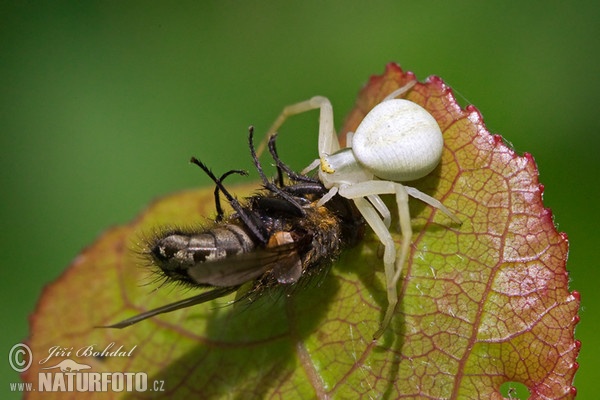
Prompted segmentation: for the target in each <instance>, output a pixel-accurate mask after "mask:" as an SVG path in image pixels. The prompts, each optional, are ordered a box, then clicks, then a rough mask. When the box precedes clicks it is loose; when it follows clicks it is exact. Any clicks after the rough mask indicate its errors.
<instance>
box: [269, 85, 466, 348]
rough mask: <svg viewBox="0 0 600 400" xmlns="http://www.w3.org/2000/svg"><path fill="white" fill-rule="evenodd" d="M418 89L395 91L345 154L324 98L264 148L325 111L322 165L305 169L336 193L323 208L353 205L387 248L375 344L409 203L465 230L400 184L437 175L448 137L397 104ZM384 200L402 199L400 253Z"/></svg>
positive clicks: (301, 108) (405, 248)
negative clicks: (341, 200) (341, 201)
mask: <svg viewBox="0 0 600 400" xmlns="http://www.w3.org/2000/svg"><path fill="white" fill-rule="evenodd" d="M415 83H416V82H414V81H413V82H410V83H408V84H407V85H405V86H403V87H402V88H400V89H398V90H395V91H394V92H392V93H390V94H389V95H388V96H386V97H385V98H384V99H383V100H382V101H381V103H379V104H377V105H376V106H375V107H374V108H373V109H372V110H371V111H370V112H369V113H368V114H367V115H366V116H365V118H364V119H363V120H362V122H361V123H360V125H359V126H358V128H357V129H356V132H354V133H352V132H349V133H348V134H347V137H346V143H347V146H348V147H346V148H344V149H340V145H339V142H338V137H337V134H336V131H335V128H334V125H333V107H332V106H331V102H330V101H329V100H328V99H327V98H325V97H321V96H316V97H313V98H311V99H309V100H306V101H303V102H300V103H296V104H293V105H290V106H287V107H285V108H284V109H283V111H282V112H281V114H280V115H279V117H278V118H277V119H276V120H275V122H274V123H273V125H272V126H271V129H269V132H268V133H267V136H266V138H265V140H264V141H263V145H261V147H260V148H259V152H260V151H261V150H262V148H264V143H265V142H266V141H267V140H268V138H269V137H270V136H271V135H273V134H274V133H275V132H276V131H277V130H278V129H279V127H281V125H283V123H284V122H285V120H286V119H287V118H288V117H290V116H292V115H296V114H300V113H303V112H306V111H310V110H314V109H320V120H319V142H318V148H319V159H317V160H315V161H314V162H313V163H311V164H310V165H309V166H308V167H307V168H306V169H305V171H310V170H312V169H315V168H318V174H319V179H320V180H321V182H322V183H323V185H325V187H326V188H329V189H330V191H329V192H328V194H326V195H325V196H323V198H321V199H320V201H319V203H318V204H319V205H321V204H324V203H325V202H327V201H328V200H329V199H331V198H332V197H333V196H334V195H335V194H336V193H337V194H339V195H341V196H343V197H346V198H348V199H352V200H353V201H354V203H355V204H356V207H357V208H358V210H359V211H360V213H361V214H362V215H363V217H364V219H365V220H366V221H367V223H368V224H369V225H370V226H371V228H372V229H373V231H374V232H375V234H376V235H377V237H378V238H379V240H380V241H381V243H382V244H383V246H384V255H383V263H384V266H385V267H384V270H385V279H386V286H387V298H388V308H387V310H386V312H385V316H384V318H383V320H382V322H381V326H380V328H379V330H378V331H377V332H376V333H375V338H378V337H379V336H381V334H382V333H383V332H384V330H385V329H386V327H387V326H388V325H389V323H390V321H391V319H392V316H393V315H394V310H395V308H396V304H397V303H398V293H397V285H398V280H399V279H400V274H401V272H402V267H403V265H404V262H405V260H406V257H407V255H408V252H409V247H410V243H411V237H412V227H411V222H410V212H409V208H408V197H409V196H412V197H415V198H418V199H419V200H421V201H424V202H425V203H427V204H429V205H431V206H432V207H434V208H438V209H440V210H441V211H443V212H444V213H445V214H446V215H448V216H449V217H450V218H451V219H452V220H453V221H454V222H456V223H458V224H460V220H459V219H458V218H457V217H456V216H455V215H454V214H452V213H451V212H450V211H449V210H448V209H447V208H446V207H445V206H444V205H443V204H442V203H440V202H439V201H438V200H436V199H434V198H433V197H431V196H428V195H426V194H425V193H423V192H421V191H419V190H418V189H415V188H413V187H409V186H404V185H402V184H401V183H399V182H405V181H411V180H415V179H418V178H422V177H424V176H426V175H427V174H429V173H430V172H431V171H433V169H434V168H435V167H436V166H437V165H438V164H439V162H440V159H441V156H442V149H443V147H444V141H443V138H442V132H441V130H440V128H439V126H438V124H437V122H436V120H435V119H434V118H433V116H431V114H429V112H427V111H426V110H425V109H424V108H422V107H421V106H419V105H417V104H416V103H413V102H411V101H409V100H404V99H398V98H397V97H399V96H401V95H403V94H405V93H406V92H407V91H409V90H410V89H411V88H412V87H413V86H414V85H415ZM381 194H395V195H396V203H397V205H398V216H399V220H400V230H401V233H402V243H401V244H400V248H399V249H398V251H396V246H395V243H394V240H393V238H392V235H391V234H390V232H389V227H390V221H391V213H390V211H389V209H388V208H387V207H386V205H385V204H384V203H383V201H382V200H381V198H380V197H379V195H381Z"/></svg>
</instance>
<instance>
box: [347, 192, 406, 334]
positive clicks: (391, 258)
mask: <svg viewBox="0 0 600 400" xmlns="http://www.w3.org/2000/svg"><path fill="white" fill-rule="evenodd" d="M354 204H355V205H356V208H358V211H360V213H361V214H362V216H363V218H364V219H365V221H367V223H368V224H369V226H371V229H373V231H374V232H375V235H377V237H378V238H379V240H380V241H381V243H383V246H384V253H383V265H384V272H385V281H386V291H387V300H388V306H387V309H386V311H385V315H384V317H383V320H382V321H381V324H380V326H379V329H378V330H377V332H375V334H374V335H373V338H374V339H378V338H379V337H380V336H381V335H382V334H383V332H384V331H385V329H386V328H387V327H388V325H389V324H390V321H391V320H392V317H393V316H394V311H395V310H396V305H397V304H398V289H397V281H396V282H394V277H395V276H396V275H397V273H396V262H395V261H396V245H395V243H394V239H393V238H392V235H391V234H390V231H389V230H388V228H387V227H386V226H385V224H384V223H383V221H382V220H381V218H380V217H379V214H378V213H377V211H376V210H375V209H374V208H373V206H372V205H371V204H370V203H369V202H368V201H367V200H366V199H365V198H363V197H358V198H355V199H354Z"/></svg>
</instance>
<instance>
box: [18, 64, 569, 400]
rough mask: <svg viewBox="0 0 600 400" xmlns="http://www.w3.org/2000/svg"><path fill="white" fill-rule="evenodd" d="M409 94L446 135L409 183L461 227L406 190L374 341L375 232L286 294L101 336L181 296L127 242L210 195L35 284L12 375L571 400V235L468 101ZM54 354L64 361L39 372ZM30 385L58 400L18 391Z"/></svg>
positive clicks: (249, 389)
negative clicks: (35, 299)
mask: <svg viewBox="0 0 600 400" xmlns="http://www.w3.org/2000/svg"><path fill="white" fill-rule="evenodd" d="M413 79H414V76H413V75H412V74H411V73H405V72H403V71H402V70H401V69H400V68H399V67H398V66H396V65H395V64H389V65H388V66H387V68H386V71H385V73H384V74H383V75H381V76H375V77H372V78H371V79H370V81H369V82H368V84H367V85H366V86H365V88H364V89H363V90H362V91H361V93H360V95H359V97H358V100H357V103H356V107H355V108H354V110H353V111H352V112H351V113H350V115H349V116H348V118H347V119H346V122H345V126H344V128H343V129H342V132H347V131H352V130H354V129H355V128H356V126H357V125H358V123H359V122H360V121H361V119H362V118H363V117H364V115H365V114H366V113H367V112H368V111H369V110H370V109H371V108H372V107H373V106H374V105H375V104H377V103H378V102H379V101H380V100H381V99H382V98H383V97H385V95H387V94H388V93H390V92H391V91H392V90H394V89H396V88H398V87H400V86H402V85H403V84H405V83H406V82H408V81H410V80H413ZM407 98H408V99H409V100H412V101H414V102H416V103H418V104H420V105H422V106H423V107H424V108H425V109H427V110H428V111H429V112H430V113H431V114H432V115H433V116H434V117H435V118H436V120H437V121H438V123H439V125H440V127H441V128H442V132H443V135H444V138H445V149H444V153H443V157H442V162H441V164H440V166H439V167H438V168H437V169H436V170H435V171H434V172H433V173H432V174H430V175H429V176H427V177H425V178H423V179H421V180H419V181H416V182H411V185H413V186H415V187H417V188H419V189H420V190H422V191H424V192H426V193H428V194H430V195H431V196H433V197H435V198H437V199H439V200H440V201H442V202H443V203H444V204H445V205H446V206H447V207H448V208H449V209H450V210H452V211H453V212H455V213H456V215H457V216H458V217H459V218H460V219H461V221H462V222H463V223H462V225H460V226H458V225H456V224H453V223H452V222H451V221H450V220H449V219H448V218H447V217H446V216H445V215H444V214H443V213H441V212H439V211H437V210H434V209H432V208H430V207H428V206H425V205H424V204H422V203H420V202H419V201H418V200H414V199H413V200H411V215H412V224H413V229H414V236H413V242H412V246H411V254H410V257H409V260H408V263H407V265H406V266H405V268H404V275H403V278H402V280H401V287H400V304H399V307H398V308H397V315H396V316H395V318H394V320H393V321H392V324H391V327H390V328H389V329H388V331H387V332H386V333H385V334H384V336H383V338H382V339H381V340H379V341H378V342H373V341H372V339H371V338H372V335H373V333H374V332H375V331H376V330H377V328H378V325H379V322H380V320H381V318H382V313H383V311H384V310H385V307H386V304H387V302H386V292H385V282H384V277H383V272H382V261H381V259H380V258H379V257H378V241H377V239H376V238H375V237H374V236H373V235H372V234H368V235H367V237H366V239H365V240H364V242H363V243H362V244H361V245H359V246H358V247H357V248H355V249H351V250H349V251H347V252H346V253H344V254H343V256H342V257H341V259H340V260H339V262H338V263H336V265H334V266H333V268H332V269H331V272H330V273H329V275H328V276H326V277H324V278H323V280H322V281H321V283H320V285H318V286H315V287H307V288H303V289H302V290H298V291H296V292H295V293H294V295H293V296H290V297H285V296H275V295H274V296H264V297H263V298H261V299H260V300H259V301H258V303H259V304H254V305H251V306H248V307H246V306H224V305H225V304H226V303H227V301H228V300H231V299H232V298H233V295H232V296H231V297H228V298H226V299H221V300H217V301H213V302H211V303H208V304H203V305H200V306H196V307H192V308H188V309H184V310H179V311H176V312H173V313H170V314H165V315H161V316H158V317H155V318H152V319H151V320H147V321H143V322H141V323H139V324H137V325H133V326H131V327H128V328H126V329H123V330H111V329H99V328H94V327H95V326H98V325H109V324H111V323H114V322H117V321H120V320H122V319H124V318H127V317H130V316H132V315H134V314H137V313H140V312H143V311H145V310H148V309H151V308H155V307H158V306H161V305H164V304H167V303H170V302H173V301H175V300H178V299H180V298H184V297H189V296H191V294H192V293H190V292H187V291H183V292H182V291H180V290H177V289H169V288H159V289H157V290H156V291H154V290H152V289H154V286H152V285H151V286H142V285H141V284H143V283H147V282H151V281H152V277H151V276H150V275H149V273H148V269H147V268H145V267H143V266H140V262H139V259H138V257H137V256H136V253H135V251H132V249H135V248H136V246H137V243H138V242H139V241H140V240H141V239H140V237H142V236H143V235H148V234H152V233H153V232H154V231H156V229H157V228H158V227H161V226H189V225H193V224H202V223H203V222H205V221H206V216H210V215H212V214H213V211H212V210H213V202H212V199H213V198H212V188H207V189H203V190H198V191H190V192H185V193H178V194H175V195H173V196H169V197H166V198H164V199H161V200H159V201H157V202H156V203H154V204H152V205H151V206H150V207H149V208H148V209H147V210H146V211H144V212H143V213H142V215H141V216H140V217H139V218H137V219H136V220H135V221H133V222H132V223H131V224H129V225H127V226H124V227H119V228H115V229H112V230H110V231H108V232H107V233H105V234H104V235H103V236H102V237H100V238H99V239H98V240H97V241H96V242H95V243H94V244H93V245H92V246H90V247H89V248H87V249H85V250H84V251H83V252H82V253H81V254H80V255H79V256H78V257H77V258H76V260H75V261H74V262H73V264H72V265H71V266H70V267H69V268H68V270H67V271H66V272H65V273H64V274H63V275H62V276H61V277H60V278H59V279H58V280H57V281H56V282H54V283H52V284H51V285H49V286H48V287H47V288H46V289H45V290H44V292H43V294H42V297H41V299H40V301H39V304H38V307H37V309H36V311H35V313H34V314H33V316H32V317H31V333H30V338H29V341H28V343H29V345H30V347H31V349H32V351H33V354H34V362H33V365H32V368H30V369H29V370H28V371H26V372H25V373H23V379H24V380H25V381H28V382H37V380H38V373H41V372H45V373H47V372H48V371H42V370H41V369H40V368H43V367H46V366H50V365H54V364H56V363H57V362H58V361H60V360H61V359H64V358H71V359H74V360H76V361H77V362H79V363H85V364H87V365H90V366H91V369H90V371H92V372H145V373H147V374H148V377H149V380H150V382H149V385H152V382H153V381H154V380H157V381H163V382H164V389H165V390H166V391H165V392H164V393H160V394H161V395H165V396H169V397H170V398H188V397H192V396H194V397H196V398H217V397H236V395H239V396H242V395H243V397H244V398H305V397H308V398H310V397H321V398H326V397H331V398H363V397H364V398H379V397H388V398H400V397H405V398H430V399H469V398H473V399H476V398H486V399H487V398H491V399H494V398H502V395H501V392H500V387H501V385H503V384H505V383H506V382H519V383H522V384H524V385H525V386H526V387H527V388H528V390H529V392H530V394H531V398H532V399H568V398H574V397H575V389H574V387H573V386H572V383H573V376H574V374H575V372H576V370H577V363H576V361H575V360H576V357H577V354H578V351H579V343H578V342H577V341H576V340H575V339H574V328H575V325H576V323H577V322H578V318H579V317H578V315H577V312H578V308H579V295H578V293H576V292H573V293H571V292H569V289H568V275H567V272H566V267H565V264H566V259H567V252H568V241H567V238H566V235H565V234H562V233H559V232H557V230H556V228H555V226H554V223H553V220H552V214H551V212H550V211H549V210H548V209H546V208H544V206H543V203H542V191H543V188H542V186H541V185H540V184H539V182H538V171H537V167H536V165H535V162H534V160H533V157H532V156H530V155H529V154H525V155H523V156H520V155H518V154H516V153H515V152H514V151H513V150H512V149H511V148H509V147H508V146H507V145H506V144H505V143H504V142H503V141H502V139H501V138H500V137H499V136H496V135H491V134H490V133H489V132H488V131H487V130H486V128H485V126H484V124H483V120H482V117H481V115H480V113H479V112H478V111H477V110H476V109H475V108H474V107H467V108H466V109H461V107H460V106H459V105H458V104H457V103H456V101H455V99H454V97H453V95H452V92H451V90H450V88H449V87H447V86H446V85H445V84H444V83H443V82H442V81H441V79H439V78H436V77H431V78H429V79H428V80H427V81H426V82H424V83H418V84H417V85H416V86H415V87H414V89H413V90H412V91H411V92H409V94H408V96H407ZM307 145H310V146H313V145H311V144H307ZM313 147H315V148H316V145H315V146H313ZM307 161H309V160H307ZM254 188H255V187H254ZM251 190H252V188H250V187H239V188H237V190H236V193H237V194H238V196H240V197H241V196H244V195H247V194H249V193H250V192H251ZM395 238H396V240H398V236H397V234H396V237H395ZM111 343H114V346H113V347H112V348H111V350H109V351H115V350H117V348H118V347H119V346H122V351H123V352H129V353H128V355H123V354H122V356H117V355H116V354H113V355H109V356H106V354H105V355H104V356H102V357H85V356H80V355H78V354H76V352H77V350H79V349H81V348H84V349H85V348H86V347H88V346H92V345H93V346H94V349H95V350H96V351H98V352H101V351H102V350H104V349H105V348H106V347H107V346H109V345H110V344H111ZM53 346H62V347H65V348H70V349H72V354H71V355H70V356H68V355H65V356H63V357H55V358H53V360H52V361H53V362H52V363H50V362H48V363H45V364H41V365H40V364H39V361H40V360H42V359H43V358H45V357H47V356H48V351H49V349H50V348H52V347H53ZM108 394H110V395H112V396H114V397H120V396H125V395H126V396H131V397H136V396H139V397H151V396H153V395H156V393H154V392H151V391H148V392H139V393H125V392H122V393H117V392H114V393H108ZM41 395H43V396H44V398H50V397H52V393H44V394H41V393H40V392H39V391H38V392H32V393H29V397H30V398H36V397H38V396H41ZM79 395H81V396H79V397H84V396H85V395H88V396H90V397H92V395H94V393H92V392H89V393H79ZM106 395H107V393H104V394H103V396H106ZM54 396H55V397H56V398H58V397H61V394H60V393H54Z"/></svg>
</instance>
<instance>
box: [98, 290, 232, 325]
mask: <svg viewBox="0 0 600 400" xmlns="http://www.w3.org/2000/svg"><path fill="white" fill-rule="evenodd" d="M238 288H239V287H238V286H233V287H224V288H217V289H213V290H210V291H208V292H204V293H201V294H199V295H196V296H193V297H188V298H187V299H183V300H180V301H177V302H175V303H171V304H167V305H166V306H162V307H159V308H155V309H153V310H150V311H146V312H144V313H141V314H138V315H136V316H133V317H131V318H127V319H125V320H123V321H121V322H117V323H116V324H113V325H107V326H97V328H117V329H122V328H125V327H128V326H130V325H133V324H136V323H138V322H140V321H143V320H145V319H148V318H151V317H154V316H155V315H158V314H164V313H168V312H171V311H175V310H179V309H181V308H186V307H191V306H195V305H196V304H200V303H205V302H207V301H209V300H214V299H218V298H219V297H223V296H226V295H228V294H229V293H232V292H234V291H236V290H237V289H238Z"/></svg>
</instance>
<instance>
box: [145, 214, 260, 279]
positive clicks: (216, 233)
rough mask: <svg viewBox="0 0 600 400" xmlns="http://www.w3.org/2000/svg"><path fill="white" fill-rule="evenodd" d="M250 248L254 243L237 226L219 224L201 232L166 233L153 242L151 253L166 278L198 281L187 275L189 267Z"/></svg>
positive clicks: (248, 250)
mask: <svg viewBox="0 0 600 400" xmlns="http://www.w3.org/2000/svg"><path fill="white" fill-rule="evenodd" d="M254 247H255V245H254V242H253V241H252V239H251V238H250V236H249V235H248V233H247V232H246V231H244V230H243V229H242V228H241V227H239V226H237V225H232V224H222V225H217V226H215V227H213V228H212V229H208V230H206V231H204V232H201V233H183V232H178V233H172V234H169V235H167V236H165V237H163V238H161V239H159V240H157V241H156V242H155V243H154V245H153V246H152V248H151V254H152V258H153V259H154V261H155V262H156V264H157V265H158V266H159V267H160V269H161V270H162V271H163V272H164V274H165V275H166V276H168V277H169V278H172V279H175V280H178V281H184V282H189V283H193V284H198V283H199V282H197V280H195V279H193V278H191V277H190V276H189V274H188V270H189V269H190V268H191V267H194V266H198V265H199V264H203V263H210V262H215V261H218V260H222V259H225V258H227V257H231V256H234V255H238V254H242V253H247V252H250V251H252V250H253V249H254Z"/></svg>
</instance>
